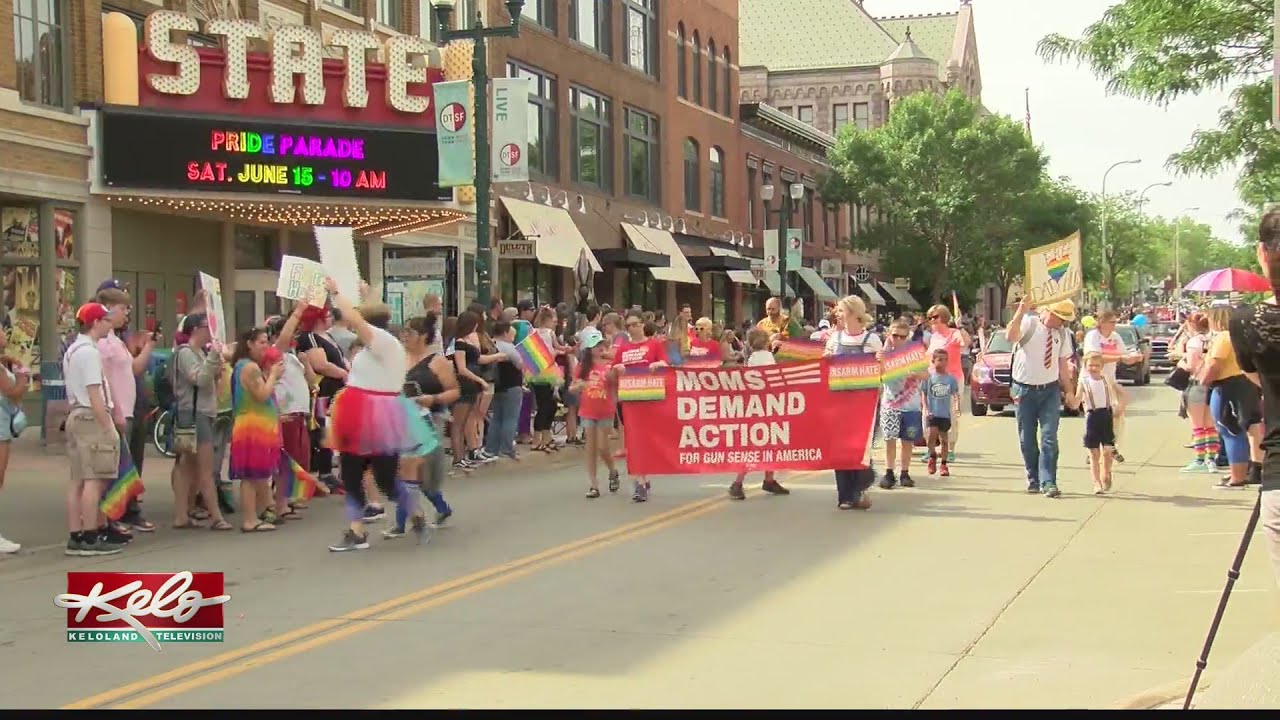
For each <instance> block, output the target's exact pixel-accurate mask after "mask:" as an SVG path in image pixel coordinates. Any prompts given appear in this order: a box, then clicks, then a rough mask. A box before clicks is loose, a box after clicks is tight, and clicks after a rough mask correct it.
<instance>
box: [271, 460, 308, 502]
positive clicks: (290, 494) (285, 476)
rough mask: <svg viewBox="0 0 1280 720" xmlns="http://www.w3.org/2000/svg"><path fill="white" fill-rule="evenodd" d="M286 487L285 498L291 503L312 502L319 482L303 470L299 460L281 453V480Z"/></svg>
mask: <svg viewBox="0 0 1280 720" xmlns="http://www.w3.org/2000/svg"><path fill="white" fill-rule="evenodd" d="M279 482H280V483H281V484H283V485H284V497H285V499H286V500H288V501H289V502H302V501H305V500H310V499H311V496H312V495H315V493H316V484H317V482H318V481H317V480H316V478H315V476H314V475H312V474H311V473H309V472H307V471H306V470H303V469H302V466H301V465H299V464H298V461H297V460H294V459H293V458H292V457H289V453H286V452H281V453H280V478H279Z"/></svg>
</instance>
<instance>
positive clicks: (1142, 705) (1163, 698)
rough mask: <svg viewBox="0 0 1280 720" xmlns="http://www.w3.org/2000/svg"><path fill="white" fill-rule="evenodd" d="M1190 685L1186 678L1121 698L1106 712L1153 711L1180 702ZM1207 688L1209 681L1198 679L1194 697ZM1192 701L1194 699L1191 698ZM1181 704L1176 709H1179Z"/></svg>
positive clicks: (1108, 707) (1189, 679) (1188, 679)
mask: <svg viewBox="0 0 1280 720" xmlns="http://www.w3.org/2000/svg"><path fill="white" fill-rule="evenodd" d="M1190 685H1191V678H1190V677H1187V678H1184V679H1182V680H1176V681H1173V682H1168V683H1165V684H1164V685H1158V686H1156V687H1153V688H1150V689H1148V690H1144V691H1143V692H1140V693H1137V694H1135V695H1130V696H1129V697H1126V698H1121V699H1120V700H1117V701H1115V702H1114V703H1112V704H1111V705H1109V706H1107V709H1108V710H1154V709H1156V708H1158V707H1160V706H1161V705H1165V704H1168V703H1170V702H1173V701H1174V700H1182V699H1184V698H1186V696H1187V688H1188V687H1190ZM1208 687H1209V681H1208V680H1206V679H1205V678H1203V677H1202V678H1201V679H1200V684H1199V685H1198V686H1196V695H1199V694H1200V693H1202V692H1204V691H1205V689H1207V688H1208ZM1193 699H1194V698H1193ZM1181 707H1182V706H1181V703H1179V706H1178V708H1179V709H1181Z"/></svg>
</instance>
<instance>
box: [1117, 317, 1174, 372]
mask: <svg viewBox="0 0 1280 720" xmlns="http://www.w3.org/2000/svg"><path fill="white" fill-rule="evenodd" d="M1116 334H1117V335H1119V336H1120V339H1121V340H1122V341H1123V342H1124V351H1125V353H1126V354H1128V353H1135V352H1138V351H1141V352H1142V362H1137V363H1134V364H1132V365H1126V364H1124V363H1116V380H1117V381H1119V380H1129V381H1130V382H1132V383H1133V384H1134V385H1146V384H1148V383H1150V382H1151V357H1152V350H1151V346H1152V344H1153V343H1152V341H1151V338H1150V337H1146V336H1144V335H1143V334H1142V333H1140V332H1139V331H1138V329H1137V328H1135V327H1134V326H1132V325H1116ZM1166 347H1168V346H1166Z"/></svg>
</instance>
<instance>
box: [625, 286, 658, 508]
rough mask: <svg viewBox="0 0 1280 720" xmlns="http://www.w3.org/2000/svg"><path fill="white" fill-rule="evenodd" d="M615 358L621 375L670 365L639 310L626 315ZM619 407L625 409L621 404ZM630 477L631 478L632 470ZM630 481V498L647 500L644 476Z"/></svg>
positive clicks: (640, 500)
mask: <svg viewBox="0 0 1280 720" xmlns="http://www.w3.org/2000/svg"><path fill="white" fill-rule="evenodd" d="M613 358H614V363H615V365H614V367H616V368H617V369H618V372H643V371H646V370H657V369H659V368H664V367H666V366H667V362H666V360H664V359H663V356H662V342H661V341H660V340H658V339H657V338H656V337H646V336H645V321H644V316H642V315H641V314H640V311H639V310H632V311H631V312H629V313H627V322H626V336H625V337H623V338H622V340H621V342H619V343H618V347H617V348H616V349H615V350H614V355H613ZM619 407H622V404H621V403H619ZM624 415H625V411H624ZM620 417H621V416H620ZM628 474H629V475H630V468H628ZM631 478H632V480H631V485H632V493H631V499H632V500H633V501H635V502H645V501H646V500H648V499H649V487H650V486H649V479H648V478H647V477H645V476H643V475H640V476H636V475H632V476H631Z"/></svg>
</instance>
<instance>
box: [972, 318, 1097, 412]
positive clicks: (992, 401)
mask: <svg viewBox="0 0 1280 720" xmlns="http://www.w3.org/2000/svg"><path fill="white" fill-rule="evenodd" d="M1070 362H1071V382H1072V384H1073V385H1074V384H1075V381H1076V379H1077V377H1078V375H1077V373H1078V372H1079V363H1078V362H1077V361H1076V358H1075V356H1072V358H1071V361H1070ZM1012 365H1013V345H1012V344H1011V343H1010V342H1009V341H1008V340H1006V339H1005V337H1004V330H997V331H995V332H993V333H992V334H990V335H988V336H987V338H986V344H985V345H984V346H983V347H982V350H981V351H980V352H979V353H978V357H976V358H974V361H973V372H972V373H971V374H970V375H969V410H970V412H972V413H973V414H974V415H975V416H978V417H981V416H983V415H986V414H987V408H991V410H993V411H995V412H1001V411H1003V410H1004V409H1005V408H1006V407H1008V406H1010V405H1012V404H1013V398H1012V397H1011V396H1010V395H1009V385H1010V383H1011V382H1012V380H1013V368H1012ZM1077 413H1078V411H1073V410H1071V408H1069V407H1067V404H1066V402H1065V401H1064V402H1063V404H1062V414H1064V415H1076V414H1077Z"/></svg>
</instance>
